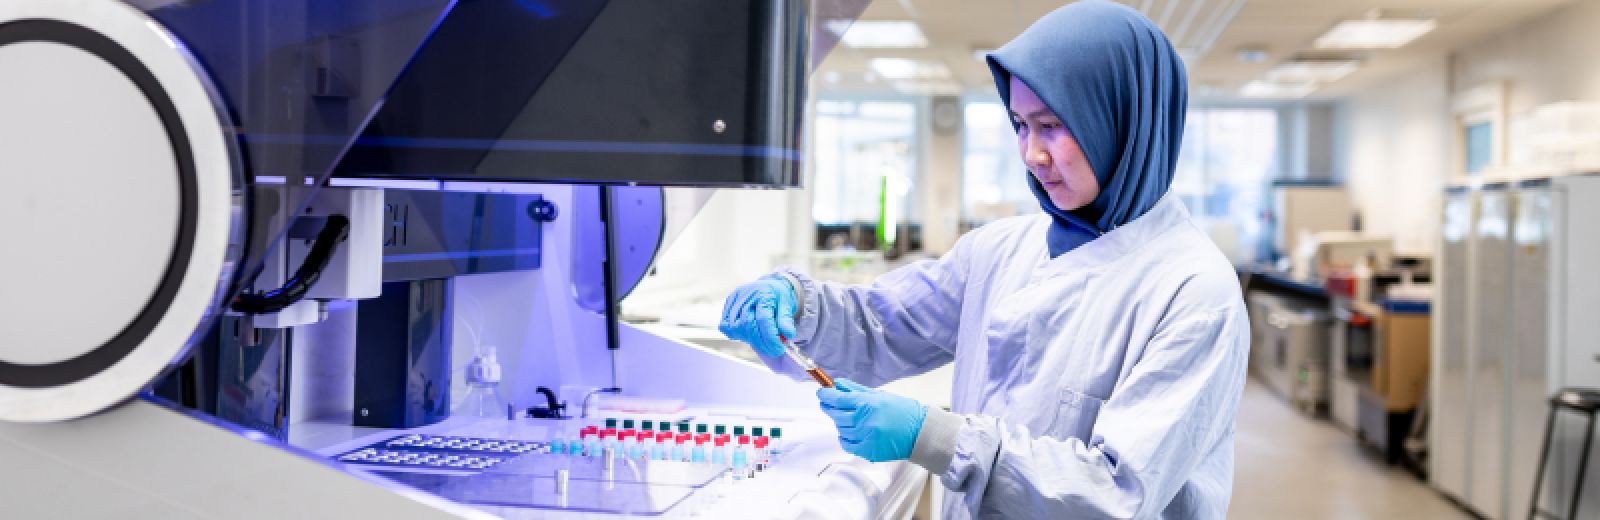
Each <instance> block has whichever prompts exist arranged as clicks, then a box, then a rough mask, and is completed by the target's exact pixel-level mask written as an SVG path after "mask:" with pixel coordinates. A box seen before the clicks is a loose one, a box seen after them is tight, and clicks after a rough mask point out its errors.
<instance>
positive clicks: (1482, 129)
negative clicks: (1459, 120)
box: [1467, 121, 1494, 175]
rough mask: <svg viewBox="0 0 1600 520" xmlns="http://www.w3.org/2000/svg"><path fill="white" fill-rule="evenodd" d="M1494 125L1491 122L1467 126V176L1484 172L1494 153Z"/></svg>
mask: <svg viewBox="0 0 1600 520" xmlns="http://www.w3.org/2000/svg"><path fill="white" fill-rule="evenodd" d="M1493 137H1494V124H1493V123H1489V122H1487V121H1486V122H1482V123H1476V124H1472V125H1468V126H1467V175H1476V174H1478V173H1481V172H1483V168H1484V167H1485V166H1488V165H1489V156H1490V155H1491V154H1493V152H1494V143H1493V142H1492V141H1491V139H1492V138H1493Z"/></svg>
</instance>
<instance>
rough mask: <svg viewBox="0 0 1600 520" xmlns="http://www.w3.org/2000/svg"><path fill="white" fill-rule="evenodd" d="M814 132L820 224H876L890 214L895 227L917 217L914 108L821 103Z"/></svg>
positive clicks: (815, 210)
mask: <svg viewBox="0 0 1600 520" xmlns="http://www.w3.org/2000/svg"><path fill="white" fill-rule="evenodd" d="M815 128H816V130H815V134H813V136H814V137H815V141H814V143H815V144H814V153H813V158H814V160H815V165H814V168H815V170H813V171H814V175H815V177H814V178H813V179H814V181H813V185H812V189H813V190H814V193H815V197H813V199H812V200H813V203H812V206H811V216H812V218H814V219H815V220H816V222H817V223H818V224H825V225H826V224H854V223H876V222H877V221H878V218H879V215H880V212H882V211H886V210H887V211H889V212H890V214H891V215H892V218H891V219H892V220H895V221H902V220H905V216H906V215H910V214H912V212H913V211H914V210H915V201H914V200H913V198H912V197H910V194H911V193H912V190H911V188H912V181H913V179H914V178H915V172H916V169H915V168H916V159H915V157H916V152H917V150H916V135H917V107H916V105H915V104H913V103H912V102H911V101H905V100H870V101H857V100H828V99H824V100H818V101H817V113H816V124H815ZM886 190H887V191H888V194H889V196H888V197H884V196H883V194H884V192H885V191H886Z"/></svg>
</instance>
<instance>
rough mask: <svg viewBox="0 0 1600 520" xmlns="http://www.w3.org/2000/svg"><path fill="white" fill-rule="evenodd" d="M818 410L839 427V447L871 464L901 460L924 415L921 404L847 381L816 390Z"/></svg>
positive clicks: (907, 450) (903, 458) (910, 444)
mask: <svg viewBox="0 0 1600 520" xmlns="http://www.w3.org/2000/svg"><path fill="white" fill-rule="evenodd" d="M817 400H819V401H822V411H823V412H824V413H827V414H828V418H830V419H833V422H834V425H835V426H837V427H838V428H839V446H840V447H842V448H844V450H845V451H848V452H850V453H854V454H855V455H856V456H859V457H861V458H863V459H867V460H870V461H872V462H885V461H891V460H905V459H908V458H910V457H911V447H912V446H913V445H915V444H916V443H917V435H918V434H920V433H921V432H922V420H923V418H925V417H926V416H927V414H928V410H927V408H925V407H923V405H922V403H919V402H917V401H916V400H915V399H911V398H909V397H901V396H898V395H894V394H891V393H888V392H884V391H882V390H877V389H873V388H867V387H865V386H861V384H860V383H857V382H855V381H851V380H849V379H844V378H839V379H835V380H834V388H821V389H818V390H817Z"/></svg>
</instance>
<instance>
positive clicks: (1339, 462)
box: [1228, 380, 1470, 520]
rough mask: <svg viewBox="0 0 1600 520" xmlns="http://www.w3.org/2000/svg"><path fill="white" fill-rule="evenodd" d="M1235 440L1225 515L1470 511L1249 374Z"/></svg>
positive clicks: (1457, 514)
mask: <svg viewBox="0 0 1600 520" xmlns="http://www.w3.org/2000/svg"><path fill="white" fill-rule="evenodd" d="M1235 440H1236V441H1237V443H1236V445H1235V450H1236V454H1235V456H1236V459H1235V460H1236V461H1237V462H1236V465H1235V473H1234V481H1233V501H1232V503H1231V504H1230V506H1229V511H1228V516H1229V518H1236V519H1241V520H1255V519H1285V518H1295V519H1323V518H1328V519H1366V518H1374V519H1387V518H1399V519H1435V518H1439V519H1458V518H1470V517H1469V516H1467V515H1466V514H1465V513H1463V512H1461V510H1459V509H1457V508H1456V506H1454V505H1453V504H1451V503H1449V502H1448V501H1446V500H1445V499H1444V498H1443V497H1442V496H1440V495H1439V493H1438V492H1436V491H1434V490H1433V488H1430V487H1428V485H1427V483H1425V482H1422V481H1420V480H1417V479H1416V478H1415V477H1413V476H1411V474H1409V473H1406V472H1404V471H1402V470H1400V469H1398V468H1394V467H1390V466H1387V465H1385V464H1384V463H1383V460H1381V459H1379V458H1378V457H1377V456H1376V455H1375V454H1374V453H1373V452H1371V451H1370V450H1366V449H1363V448H1361V447H1360V446H1358V445H1357V444H1356V441H1355V438H1354V437H1352V436H1351V435H1350V434H1349V433H1346V432H1343V431H1340V430H1339V429H1337V428H1335V427H1334V426H1333V424H1332V423H1329V422H1327V421H1325V420H1320V419H1311V418H1309V417H1306V416H1305V415H1301V414H1300V413H1298V412H1296V411H1294V410H1293V409H1291V408H1290V407H1289V404H1288V403H1287V402H1285V401H1284V400H1283V398H1281V397H1279V396H1277V395H1275V394H1273V393H1272V392H1271V391H1269V390H1267V389H1266V388H1265V387H1263V386H1261V385H1260V384H1259V383H1256V382H1255V381H1253V380H1252V381H1251V382H1250V384H1249V385H1247V386H1246V388H1245V392H1244V399H1243V401H1241V402H1240V405H1239V429H1238V435H1237V437H1236V438H1235Z"/></svg>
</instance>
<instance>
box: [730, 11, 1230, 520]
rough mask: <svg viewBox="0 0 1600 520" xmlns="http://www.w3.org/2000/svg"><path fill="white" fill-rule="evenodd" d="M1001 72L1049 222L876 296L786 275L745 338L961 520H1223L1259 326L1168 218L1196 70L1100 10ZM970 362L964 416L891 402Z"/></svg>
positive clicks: (1013, 231)
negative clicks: (829, 378)
mask: <svg viewBox="0 0 1600 520" xmlns="http://www.w3.org/2000/svg"><path fill="white" fill-rule="evenodd" d="M988 63H989V67H990V69H991V71H992V72H993V74H994V78H995V84H996V86H997V87H998V88H999V90H1000V97H1001V99H1002V100H1004V101H1005V103H1006V105H1007V107H1008V108H1009V109H1010V111H1011V114H1012V116H1011V117H1012V122H1013V124H1014V125H1015V127H1016V131H1017V143H1018V148H1019V149H1020V151H1021V152H1022V155H1023V159H1024V163H1025V164H1026V165H1027V166H1028V169H1029V171H1030V173H1031V175H1030V176H1029V177H1028V181H1029V184H1030V185H1031V186H1032V188H1033V192H1034V194H1035V195H1036V196H1037V197H1038V198H1039V203H1040V206H1042V207H1043V208H1044V210H1045V211H1044V213H1043V214H1039V215H1031V216H1022V217H1015V218H1010V219H1005V220H1001V221H998V222H995V223H992V224H990V225H987V226H984V227H982V228H980V229H977V230H974V231H973V232H971V233H968V234H967V235H966V236H964V237H962V238H961V240H960V241H959V242H958V243H957V244H956V246H955V247H954V248H953V249H952V250H951V251H950V252H949V253H948V254H946V255H945V256H944V257H942V258H940V259H938V260H929V261H924V262H922V263H918V264H915V265H911V266H907V267H904V268H901V269H898V270H895V271H893V272H890V273H888V274H885V275H883V276H882V277H880V278H879V279H878V280H876V281H875V282H874V283H873V284H871V285H870V286H846V285H838V284H832V283H823V282H817V281H814V280H812V279H810V278H807V277H806V276H804V275H801V274H799V273H795V272H791V271H780V272H778V273H774V274H773V275H769V276H768V277H766V278H763V279H761V280H758V281H756V282H754V283H752V284H749V285H746V286H744V287H741V288H740V289H739V290H737V291H736V292H735V293H734V294H733V295H732V296H730V297H729V298H728V302H727V305H726V307H725V309H724V315H723V323H722V330H723V332H724V333H725V334H726V335H727V336H728V337H730V338H733V339H738V340H742V341H745V342H748V343H750V344H751V345H752V346H753V347H754V348H755V349H756V350H757V351H758V352H760V353H761V355H762V356H763V357H764V358H765V359H767V360H768V361H769V363H771V364H772V365H773V366H774V368H775V369H778V370H793V367H790V366H787V365H785V363H786V362H785V361H784V358H783V357H782V348H783V347H782V344H781V340H780V339H779V334H780V333H781V334H782V335H783V336H784V337H787V338H791V339H793V340H794V343H795V344H796V345H797V346H798V347H799V348H800V349H801V350H802V351H804V352H806V353H807V354H809V355H811V356H812V357H813V358H815V359H816V360H817V362H818V363H819V364H820V365H822V366H824V367H827V368H828V369H829V370H831V371H832V372H833V373H834V374H836V375H839V376H843V377H844V378H848V379H841V380H840V381H839V385H838V388H836V389H822V390H819V391H818V393H817V396H818V398H819V399H820V400H821V402H822V407H823V410H824V411H825V412H827V413H828V415H829V417H831V418H832V419H833V420H834V421H835V422H836V423H837V424H836V425H837V427H838V430H839V441H840V444H841V445H842V446H843V447H844V448H845V449H846V450H848V451H850V452H852V453H855V454H857V455H860V456H862V457H864V458H867V459H869V460H873V461H886V460H902V459H909V460H910V461H912V462H914V463H916V464H919V465H921V466H923V467H925V468H927V469H928V471H929V472H931V473H933V474H936V475H938V476H939V477H940V479H941V480H942V482H943V483H944V485H945V486H946V487H948V488H949V489H950V491H952V493H950V494H948V495H947V498H946V503H945V510H946V513H947V514H949V515H951V516H952V517H955V518H965V517H972V516H995V515H998V516H1004V517H1011V518H1046V517H1049V518H1099V517H1109V518H1222V517H1223V516H1224V515H1225V514H1226V512H1227V507H1228V499H1229V496H1230V494H1231V490H1232V479H1233V428H1234V415H1235V412H1236V410H1237V408H1238V402H1239V395H1240V391H1241V388H1242V386H1243V384H1244V369H1245V359H1246V353H1247V349H1248V348H1249V344H1248V341H1249V340H1248V339H1247V338H1248V337H1249V325H1248V323H1247V322H1246V319H1245V312H1244V305H1243V302H1242V301H1241V299H1240V295H1239V286H1238V280H1237V278H1236V277H1235V275H1234V271H1233V268H1232V267H1231V266H1230V265H1229V263H1228V262H1227V260H1226V259H1225V258H1224V257H1223V255H1222V254H1221V253H1220V252H1219V251H1217V249H1216V247H1215V246H1214V245H1213V244H1212V243H1211V242H1210V240H1209V239H1207V238H1206V236H1205V234H1204V233H1203V232H1202V231H1201V230H1200V229H1199V228H1198V227H1197V226H1196V225H1195V224H1194V222H1193V221H1191V219H1190V217H1189V214H1188V212H1187V211H1186V210H1185V209H1184V207H1183V204H1182V203H1181V202H1180V201H1179V200H1178V199H1177V198H1175V197H1163V196H1164V195H1165V194H1166V192H1167V188H1168V186H1169V185H1170V184H1171V180H1172V175H1173V169H1174V167H1175V162H1176V159H1177V155H1178V149H1179V144H1180V141H1181V139H1182V137H1183V118H1184V111H1185V108H1186V103H1187V101H1186V88H1185V87H1186V79H1185V76H1184V68H1183V63H1182V62H1181V61H1180V60H1179V58H1178V56H1177V53H1176V52H1175V51H1174V50H1173V48H1172V45H1171V43H1170V42H1169V41H1168V40H1167V38H1166V36H1165V35H1163V34H1162V33H1161V31H1160V29H1159V28H1157V27H1156V26H1155V24H1154V23H1152V22H1150V20H1149V19H1147V18H1145V17H1143V16H1142V15H1140V14H1139V13H1138V12H1137V11H1134V10H1132V9H1129V8H1127V7H1124V6H1122V5H1119V4H1114V3H1110V2H1105V1H1098V0H1091V1H1086V2H1079V3H1074V4H1071V5H1068V6H1065V7H1062V8H1060V9H1057V10H1056V11H1054V12H1052V13H1050V14H1049V15H1046V16H1045V17H1044V18H1042V19H1040V20H1039V21H1038V22H1035V23H1034V24H1033V26H1031V27H1029V28H1028V29H1027V30H1026V31H1024V32H1023V33H1022V34H1021V35H1019V36H1018V37H1017V38H1016V39H1015V40H1013V41H1011V42H1010V43H1008V44H1006V45H1005V46H1004V47H1002V48H1000V49H999V50H997V51H995V53H994V54H991V55H990V56H989V57H988ZM952 362H953V363H955V385H954V396H953V400H952V402H953V407H952V408H953V412H946V411H943V410H940V409H937V408H929V407H925V406H923V405H922V404H920V403H918V402H916V401H914V400H911V399H908V398H905V397H900V396H896V395H892V394H888V393H885V392H882V391H878V390H874V389H872V388H869V387H870V386H877V385H881V384H883V383H885V382H888V381H891V380H894V379H898V378H902V377H906V376H910V375H915V374H921V373H923V372H927V371H929V370H932V369H934V368H936V367H939V366H941V365H944V364H945V363H952ZM852 379H853V380H854V381H851V380H852ZM855 381H860V384H858V383H856V382H855ZM863 385H866V386H863Z"/></svg>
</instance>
